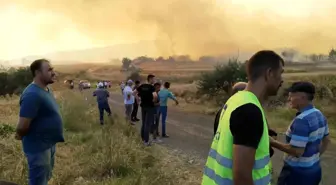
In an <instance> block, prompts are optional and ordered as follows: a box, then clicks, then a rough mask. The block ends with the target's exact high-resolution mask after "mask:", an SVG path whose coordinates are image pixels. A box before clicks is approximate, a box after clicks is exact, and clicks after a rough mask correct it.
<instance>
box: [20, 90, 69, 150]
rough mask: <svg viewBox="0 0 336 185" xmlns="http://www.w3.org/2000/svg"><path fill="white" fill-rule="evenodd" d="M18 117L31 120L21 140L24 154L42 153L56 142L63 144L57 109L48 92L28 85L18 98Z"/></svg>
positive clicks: (60, 120) (60, 121) (51, 95)
mask: <svg viewBox="0 0 336 185" xmlns="http://www.w3.org/2000/svg"><path fill="white" fill-rule="evenodd" d="M20 117H24V118H30V119H31V120H32V121H31V123H30V126H29V131H28V133H27V135H26V136H24V137H23V138H22V145H23V151H24V152H25V153H29V154H34V153H39V152H43V151H45V150H46V149H49V148H51V147H52V146H53V145H55V144H56V143H57V142H64V137H63V124H62V119H61V115H60V112H59V107H58V105H57V102H56V100H55V98H54V95H53V94H52V92H51V91H50V90H49V91H47V90H45V89H42V88H41V87H39V86H38V85H36V84H30V85H29V86H28V87H27V88H26V89H25V90H24V92H23V93H22V95H21V97H20Z"/></svg>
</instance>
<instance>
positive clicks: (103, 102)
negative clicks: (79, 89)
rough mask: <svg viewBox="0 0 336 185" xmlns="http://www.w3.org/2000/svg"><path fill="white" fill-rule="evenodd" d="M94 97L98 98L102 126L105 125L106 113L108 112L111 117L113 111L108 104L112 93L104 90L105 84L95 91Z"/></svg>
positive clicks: (100, 84) (101, 84)
mask: <svg viewBox="0 0 336 185" xmlns="http://www.w3.org/2000/svg"><path fill="white" fill-rule="evenodd" d="M93 96H95V97H97V103H98V110H99V121H100V124H101V125H104V111H106V112H107V114H108V116H109V117H110V116H111V114H112V113H111V109H110V105H109V103H108V98H109V97H110V93H109V92H108V91H107V89H105V88H104V84H103V83H99V84H98V89H96V90H95V91H93Z"/></svg>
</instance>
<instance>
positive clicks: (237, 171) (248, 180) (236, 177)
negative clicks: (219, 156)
mask: <svg viewBox="0 0 336 185" xmlns="http://www.w3.org/2000/svg"><path fill="white" fill-rule="evenodd" d="M263 124H264V123H263V117H262V113H261V111H260V109H259V108H258V107H257V106H256V105H254V104H246V105H243V106H241V107H238V108H237V109H236V110H234V111H233V112H232V113H231V117H230V130H231V133H232V136H233V167H232V168H233V182H234V185H254V182H253V178H252V170H253V165H254V163H255V153H256V150H257V148H258V146H259V142H260V139H261V137H262V134H263ZM223 147H225V146H223Z"/></svg>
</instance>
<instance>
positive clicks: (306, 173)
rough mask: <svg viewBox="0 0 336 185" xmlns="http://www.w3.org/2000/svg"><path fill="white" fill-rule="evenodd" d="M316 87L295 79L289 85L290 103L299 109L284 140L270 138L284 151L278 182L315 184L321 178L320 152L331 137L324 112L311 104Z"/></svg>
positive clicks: (297, 184) (293, 184)
mask: <svg viewBox="0 0 336 185" xmlns="http://www.w3.org/2000/svg"><path fill="white" fill-rule="evenodd" d="M314 94H315V87H314V85H313V84H311V83H309V82H295V83H293V85H292V86H291V87H290V88H289V98H288V100H289V105H290V107H291V108H293V109H296V110H297V111H298V113H297V116H296V117H295V118H294V120H293V122H292V123H291V125H290V126H289V128H288V130H287V132H286V144H284V143H280V142H278V141H276V140H273V139H271V138H270V141H271V145H272V147H274V148H277V149H279V150H281V151H283V152H285V153H286V154H285V158H284V167H283V169H282V171H281V174H280V176H279V179H278V185H318V184H319V183H320V181H321V178H322V171H321V165H320V156H321V155H322V154H323V153H324V152H325V151H326V149H327V147H328V145H329V143H330V139H329V129H328V124H327V120H326V118H325V116H324V115H323V114H322V113H321V111H319V110H318V109H316V108H315V107H314V106H313V103H312V101H313V99H314Z"/></svg>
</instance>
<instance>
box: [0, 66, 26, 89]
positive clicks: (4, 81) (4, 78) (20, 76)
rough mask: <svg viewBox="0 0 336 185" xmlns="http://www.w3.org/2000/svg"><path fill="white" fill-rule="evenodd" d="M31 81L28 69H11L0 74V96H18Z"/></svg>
mask: <svg viewBox="0 0 336 185" xmlns="http://www.w3.org/2000/svg"><path fill="white" fill-rule="evenodd" d="M32 80H33V77H32V75H31V72H30V69H29V67H24V68H18V69H15V68H11V69H8V70H5V71H3V72H0V96H4V95H6V94H9V95H13V94H20V93H21V92H22V91H23V89H24V88H25V87H26V86H27V85H28V84H29V83H31V82H32Z"/></svg>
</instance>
